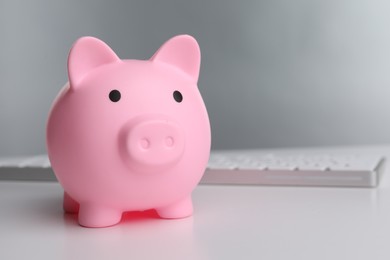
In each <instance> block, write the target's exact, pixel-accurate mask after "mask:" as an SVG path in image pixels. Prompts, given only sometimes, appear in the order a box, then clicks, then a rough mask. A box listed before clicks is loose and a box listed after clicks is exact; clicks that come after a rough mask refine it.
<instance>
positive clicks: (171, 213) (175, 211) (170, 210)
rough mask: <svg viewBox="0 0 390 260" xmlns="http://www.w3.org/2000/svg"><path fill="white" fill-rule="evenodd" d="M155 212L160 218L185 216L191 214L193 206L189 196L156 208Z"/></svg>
mask: <svg viewBox="0 0 390 260" xmlns="http://www.w3.org/2000/svg"><path fill="white" fill-rule="evenodd" d="M156 211H157V214H158V215H159V216H160V217H162V218H171V219H173V218H185V217H189V216H191V215H192V212H193V207H192V200H191V197H189V198H186V199H184V200H181V201H179V202H176V203H174V204H171V205H169V206H166V207H162V208H158V209H156Z"/></svg>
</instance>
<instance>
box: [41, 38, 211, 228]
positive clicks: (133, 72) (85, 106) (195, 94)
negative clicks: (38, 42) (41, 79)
mask: <svg viewBox="0 0 390 260" xmlns="http://www.w3.org/2000/svg"><path fill="white" fill-rule="evenodd" d="M199 69H200V50H199V46H198V44H197V42H196V40H195V39H194V38H192V37H191V36H188V35H180V36H176V37H174V38H172V39H170V40H169V41H167V42H166V43H165V44H163V45H162V47H160V49H159V50H158V51H157V52H156V53H155V54H154V55H153V56H152V58H150V60H121V59H119V58H118V56H117V55H116V54H115V53H114V52H113V51H112V50H111V49H110V47H108V46H107V45H106V44H105V43H104V42H102V41H100V40H98V39H96V38H92V37H84V38H81V39H79V40H78V41H77V42H76V43H75V44H74V46H73V47H72V49H71V51H70V54H69V58H68V75H69V83H67V84H66V85H65V86H64V87H63V89H62V90H61V92H60V93H59V95H58V96H57V98H56V99H55V101H54V103H53V106H52V108H51V111H50V114H49V119H48V122H47V137H46V138H47V149H48V154H49V158H50V162H51V165H52V168H53V170H54V172H55V175H56V176H57V179H58V181H59V182H60V183H61V185H62V187H63V188H64V204H63V206H64V210H65V211H66V212H73V213H77V212H78V221H79V224H80V225H82V226H85V227H106V226H111V225H115V224H117V223H118V222H119V221H120V220H121V217H122V213H123V212H126V211H144V210H148V209H155V210H156V211H157V214H158V215H159V216H160V217H161V218H183V217H187V216H190V215H192V212H193V207H192V200H191V193H192V191H193V190H194V188H195V187H196V185H197V184H198V183H199V181H200V179H201V177H202V175H203V173H204V170H205V168H206V165H207V162H208V158H209V155H210V144H211V135H210V122H209V118H208V115H207V110H206V107H205V105H204V102H203V100H202V97H201V95H200V92H199V90H198V87H197V81H198V76H199Z"/></svg>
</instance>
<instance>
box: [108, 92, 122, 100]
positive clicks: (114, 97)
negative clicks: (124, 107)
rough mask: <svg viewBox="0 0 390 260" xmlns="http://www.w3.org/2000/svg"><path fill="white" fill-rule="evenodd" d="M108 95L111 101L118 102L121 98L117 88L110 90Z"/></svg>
mask: <svg viewBox="0 0 390 260" xmlns="http://www.w3.org/2000/svg"><path fill="white" fill-rule="evenodd" d="M108 97H109V98H110V100H111V101H112V102H118V101H119V99H121V93H120V92H119V91H118V90H116V89H114V90H111V92H110V94H109V95H108Z"/></svg>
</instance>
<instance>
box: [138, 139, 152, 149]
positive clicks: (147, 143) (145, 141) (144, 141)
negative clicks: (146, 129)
mask: <svg viewBox="0 0 390 260" xmlns="http://www.w3.org/2000/svg"><path fill="white" fill-rule="evenodd" d="M140 146H141V148H143V149H145V150H147V149H149V147H150V141H149V140H148V139H147V138H142V139H141V140H140Z"/></svg>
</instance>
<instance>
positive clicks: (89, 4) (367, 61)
mask: <svg viewBox="0 0 390 260" xmlns="http://www.w3.org/2000/svg"><path fill="white" fill-rule="evenodd" d="M389 14H390V2H389V1H375V0H374V1H373V0H362V1H356V0H330V1H322V0H321V1H318V0H286V1H283V0H264V1H233V0H228V1H227V0H218V1H210V0H202V1H200V0H198V1H173V0H170V1H141V0H140V1H102V0H99V1H75V0H72V1H70V0H66V1H65V0H63V1H15V0H0V37H1V38H0V39H1V40H0V155H17V154H26V155H29V154H35V153H44V152H45V121H46V117H47V114H48V110H49V108H50V105H51V102H52V100H53V98H54V97H55V96H56V94H57V93H58V91H59V90H60V88H61V87H62V85H63V84H64V83H65V82H66V81H67V74H66V59H67V54H68V51H69V48H70V47H71V45H72V44H73V42H74V41H75V40H76V39H77V38H79V37H81V36H84V35H92V36H96V37H99V38H101V39H102V40H104V41H105V42H107V43H108V44H109V45H110V46H111V47H112V48H113V49H114V50H115V51H116V52H117V53H118V55H119V56H120V57H121V58H135V59H147V58H149V57H150V56H151V55H152V54H153V53H154V51H155V50H156V49H157V48H158V47H159V46H160V44H162V43H163V42H164V41H166V40H167V39H169V38H170V37H172V36H174V35H176V34H183V33H186V34H191V35H193V36H195V38H197V40H198V41H199V44H200V46H201V50H202V55H203V56H202V58H203V59H202V68H201V78H200V81H199V88H200V91H201V93H202V95H203V97H204V100H205V103H206V106H207V107H208V110H209V114H210V119H211V124H212V130H213V148H214V149H221V148H254V147H286V146H287V147H292V146H322V145H348V144H380V143H389V141H390V123H389V120H388V119H389V117H390V115H389V113H388V111H390V104H389V102H388V100H389V97H390V73H389V72H390V15H389Z"/></svg>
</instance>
